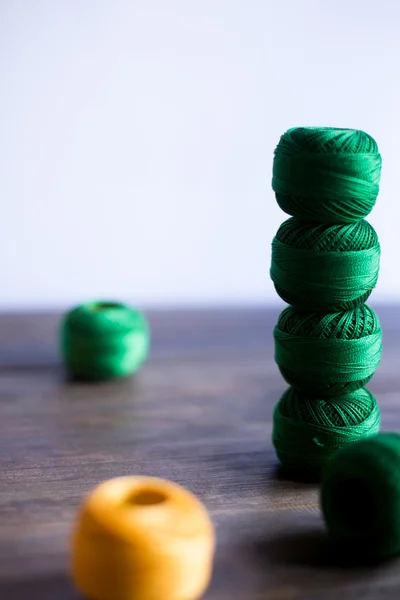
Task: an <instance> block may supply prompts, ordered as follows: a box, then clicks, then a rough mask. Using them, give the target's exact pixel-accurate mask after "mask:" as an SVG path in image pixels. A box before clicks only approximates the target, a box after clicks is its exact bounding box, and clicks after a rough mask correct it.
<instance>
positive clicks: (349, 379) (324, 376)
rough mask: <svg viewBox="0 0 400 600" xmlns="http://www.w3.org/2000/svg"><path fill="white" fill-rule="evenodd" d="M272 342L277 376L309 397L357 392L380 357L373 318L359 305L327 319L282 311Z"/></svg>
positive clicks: (379, 340)
mask: <svg viewBox="0 0 400 600" xmlns="http://www.w3.org/2000/svg"><path fill="white" fill-rule="evenodd" d="M274 338H275V360H276V362H277V364H278V367H279V370H280V372H281V373H282V375H283V377H284V378H285V380H286V381H287V382H288V383H289V384H291V385H293V386H294V387H296V388H297V389H299V390H302V391H304V392H308V393H310V394H312V395H318V394H322V395H326V396H336V395H341V394H343V393H345V392H350V391H352V390H356V389H358V388H360V387H362V386H363V385H365V384H366V383H367V382H368V381H369V380H370V379H371V377H372V375H373V374H374V372H375V370H376V368H377V367H378V365H379V362H380V358H381V352H382V332H381V328H380V324H379V319H378V317H377V315H376V313H375V312H374V311H373V310H372V308H370V307H369V306H366V305H365V304H363V305H361V306H359V307H358V308H355V309H354V310H350V311H344V312H339V313H327V314H320V313H308V312H303V311H298V310H296V309H294V308H292V307H288V308H287V309H285V310H284V311H283V312H282V313H281V315H280V317H279V319H278V323H277V325H276V327H275V329H274Z"/></svg>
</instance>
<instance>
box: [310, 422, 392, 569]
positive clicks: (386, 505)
mask: <svg viewBox="0 0 400 600" xmlns="http://www.w3.org/2000/svg"><path fill="white" fill-rule="evenodd" d="M321 508H322V512H323V515H324V518H325V522H326V524H327V527H328V530H329V532H330V534H331V536H332V538H333V539H334V540H335V541H336V542H338V543H339V544H342V545H343V547H344V548H345V549H346V550H347V551H350V552H353V553H354V554H356V553H359V554H362V555H366V556H369V557H373V558H376V559H382V558H386V557H389V556H392V555H394V554H400V435H399V434H398V433H381V434H379V435H376V436H374V437H371V438H369V439H366V440H362V441H360V442H357V443H355V444H351V445H349V446H347V447H345V448H343V449H341V450H340V451H338V452H337V453H336V454H335V455H334V456H333V457H332V459H331V460H329V461H328V462H327V463H326V465H325V466H324V468H323V471H322V483H321Z"/></svg>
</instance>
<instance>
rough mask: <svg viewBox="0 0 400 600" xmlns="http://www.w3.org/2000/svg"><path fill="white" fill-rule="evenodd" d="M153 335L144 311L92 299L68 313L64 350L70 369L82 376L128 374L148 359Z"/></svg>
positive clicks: (65, 322) (62, 328) (97, 378)
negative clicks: (150, 340)
mask: <svg viewBox="0 0 400 600" xmlns="http://www.w3.org/2000/svg"><path fill="white" fill-rule="evenodd" d="M149 338H150V334H149V326H148V323H147V320H146V318H145V316H144V315H143V313H141V312H140V311H138V310H135V309H133V308H131V307H129V306H126V305H124V304H119V303H115V302H91V303H88V304H83V305H81V306H77V307H75V308H73V309H72V310H70V311H69V312H68V313H67V314H66V316H65V318H64V320H63V322H62V325H61V352H62V355H63V358H64V360H65V363H66V366H67V368H68V369H69V371H70V372H71V373H73V374H74V375H75V376H77V377H79V378H81V379H87V380H93V381H94V380H103V379H112V378H116V377H125V376H127V375H131V374H132V373H134V372H135V371H137V369H138V368H139V367H140V365H141V364H142V362H143V361H144V360H145V359H146V357H147V353H148V349H149Z"/></svg>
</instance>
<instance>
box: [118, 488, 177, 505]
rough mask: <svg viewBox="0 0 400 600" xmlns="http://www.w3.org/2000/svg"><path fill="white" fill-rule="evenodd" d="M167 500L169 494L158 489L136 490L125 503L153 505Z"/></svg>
mask: <svg viewBox="0 0 400 600" xmlns="http://www.w3.org/2000/svg"><path fill="white" fill-rule="evenodd" d="M166 500H167V495H166V494H165V493H164V492H160V491H158V490H146V489H142V490H135V491H134V492H133V493H132V494H130V495H129V496H128V497H127V498H126V499H125V504H129V505H131V506H152V505H154V504H162V503H163V502H165V501H166Z"/></svg>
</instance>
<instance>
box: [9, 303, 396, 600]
mask: <svg viewBox="0 0 400 600" xmlns="http://www.w3.org/2000/svg"><path fill="white" fill-rule="evenodd" d="M377 310H378V311H379V315H380V316H381V321H382V324H383V329H384V334H385V336H384V348H385V349H384V354H383V361H382V364H381V367H380V368H379V370H378V371H377V373H376V375H375V377H374V379H373V381H372V382H371V384H370V389H371V390H372V391H373V392H374V393H375V394H376V396H377V398H378V400H379V402H380V405H381V410H382V428H383V429H396V428H399V426H400V397H399V396H400V395H399V388H400V361H399V351H400V341H399V333H400V318H399V317H400V308H399V309H398V310H397V309H396V308H395V307H392V308H390V307H386V308H384V309H380V308H379V307H378V308H377ZM277 314H278V310H277V311H267V310H261V309H260V310H256V309H249V310H232V309H231V310H226V311H223V310H214V311H203V312H199V311H179V312H178V311H177V312H153V313H150V314H149V317H150V321H151V325H152V330H153V344H152V353H151V358H150V360H149V361H148V362H147V364H146V365H145V366H144V368H143V369H142V371H141V372H140V375H139V376H138V377H137V378H136V380H132V381H129V380H128V381H121V382H115V383H103V384H101V385H96V384H95V385H93V384H92V385H88V384H82V383H80V384H78V383H71V382H68V381H67V380H66V378H65V375H64V373H63V369H62V365H60V363H59V361H58V358H57V323H58V316H57V315H30V316H29V315H3V316H1V317H0V411H1V414H0V416H1V419H0V427H1V429H0V465H1V472H0V599H1V600H3V599H4V600H22V599H24V600H25V599H26V600H28V599H29V600H35V599H38V600H50V599H51V600H73V599H76V598H78V596H77V595H76V593H75V592H74V591H73V589H72V586H71V584H70V581H69V578H68V559H69V535H70V531H71V523H72V521H73V517H74V514H75V511H76V509H77V506H78V504H79V503H80V501H81V498H82V497H83V495H84V494H86V493H87V492H88V491H89V490H90V489H91V488H93V487H94V486H95V485H96V484H97V483H99V482H100V481H102V480H104V479H108V478H111V477H115V476H118V475H125V474H149V475H155V476H160V477H165V478H168V479H172V480H175V481H177V482H179V483H181V484H183V485H184V486H187V487H188V488H189V489H191V490H192V491H193V492H195V493H196V494H198V495H199V496H200V498H202V500H203V501H204V502H205V504H206V506H207V507H208V509H209V511H210V513H211V515H212V518H213V520H214V523H215V525H216V531H217V538H218V544H217V552H216V559H215V570H214V577H213V581H212V584H211V586H210V588H209V590H208V591H207V593H206V595H205V598H206V599H208V600H267V599H273V600H296V599H300V598H301V599H307V600H308V599H311V600H312V599H314V600H317V599H332V600H337V599H338V598H342V599H350V598H363V599H367V598H368V599H375V598H385V599H386V598H387V599H389V598H390V599H398V598H399V597H400V559H399V560H397V559H395V560H393V561H391V562H389V563H387V564H385V565H380V566H376V567H368V568H367V567H352V568H350V567H346V566H341V565H340V561H338V557H336V556H334V555H332V552H331V549H330V545H329V543H328V541H327V538H326V535H325V529H324V525H323V522H322V519H321V514H320V511H319V508H318V490H317V486H316V485H315V484H305V483H296V482H292V481H290V480H286V479H284V478H282V476H280V475H279V472H278V470H277V462H276V458H275V454H274V451H273V448H272V444H271V439H270V438H271V415H272V409H273V405H274V403H275V402H276V401H277V400H278V398H279V397H280V394H281V393H282V391H283V390H284V389H285V384H284V382H283V381H282V379H281V377H280V375H279V372H278V370H277V368H276V366H275V364H274V361H273V347H272V326H273V324H274V322H275V320H276V316H277ZM160 600H163V599H160Z"/></svg>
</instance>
